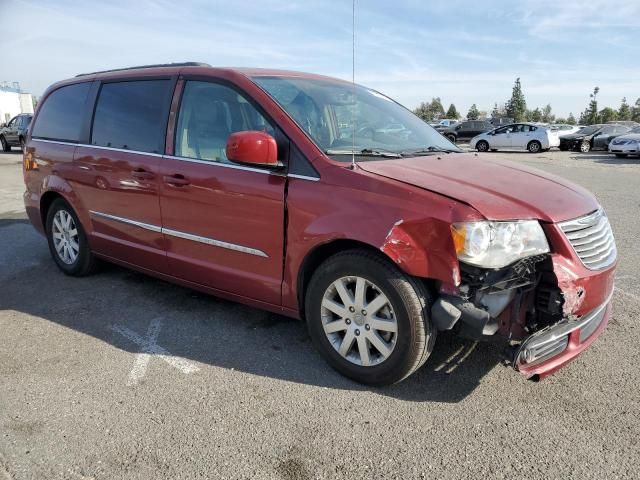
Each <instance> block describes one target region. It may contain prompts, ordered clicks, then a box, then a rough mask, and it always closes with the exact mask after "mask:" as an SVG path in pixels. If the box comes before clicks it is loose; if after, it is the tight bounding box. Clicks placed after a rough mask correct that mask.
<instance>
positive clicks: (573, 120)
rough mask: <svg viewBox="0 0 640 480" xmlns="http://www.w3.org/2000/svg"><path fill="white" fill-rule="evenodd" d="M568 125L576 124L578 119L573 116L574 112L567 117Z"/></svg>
mask: <svg viewBox="0 0 640 480" xmlns="http://www.w3.org/2000/svg"><path fill="white" fill-rule="evenodd" d="M567 123H568V124H569V125H575V124H576V117H574V116H573V112H569V116H568V117H567Z"/></svg>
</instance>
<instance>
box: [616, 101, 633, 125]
mask: <svg viewBox="0 0 640 480" xmlns="http://www.w3.org/2000/svg"><path fill="white" fill-rule="evenodd" d="M631 113H632V112H631V107H630V106H629V104H628V103H627V97H622V103H620V109H619V110H618V120H631Z"/></svg>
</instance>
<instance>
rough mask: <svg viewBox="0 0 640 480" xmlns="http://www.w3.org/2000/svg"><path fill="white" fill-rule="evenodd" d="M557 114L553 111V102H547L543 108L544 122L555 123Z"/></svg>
mask: <svg viewBox="0 0 640 480" xmlns="http://www.w3.org/2000/svg"><path fill="white" fill-rule="evenodd" d="M555 119H556V116H555V115H553V114H552V113H551V104H549V103H547V106H546V107H544V108H543V109H542V121H543V122H544V123H553V121H554V120H555Z"/></svg>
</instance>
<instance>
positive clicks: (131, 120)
mask: <svg viewBox="0 0 640 480" xmlns="http://www.w3.org/2000/svg"><path fill="white" fill-rule="evenodd" d="M170 87H171V82H170V81H169V80H139V81H133V82H117V83H105V84H104V85H102V88H101V89H100V94H99V96H98V103H97V105H96V113H95V116H94V119H93V129H92V134H91V143H92V144H93V145H100V146H103V147H112V148H122V149H125V150H136V151H140V152H151V153H163V152H164V139H165V132H166V128H167V114H168V107H169V102H170V91H169V89H170Z"/></svg>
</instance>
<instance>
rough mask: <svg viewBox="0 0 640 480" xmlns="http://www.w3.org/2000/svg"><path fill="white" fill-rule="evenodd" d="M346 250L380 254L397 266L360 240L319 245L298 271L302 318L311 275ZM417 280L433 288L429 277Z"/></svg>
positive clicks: (299, 307) (334, 241) (387, 258)
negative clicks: (324, 263) (326, 261)
mask: <svg viewBox="0 0 640 480" xmlns="http://www.w3.org/2000/svg"><path fill="white" fill-rule="evenodd" d="M346 250H361V251H365V252H370V253H373V254H375V255H377V256H379V257H380V258H383V259H385V260H386V261H388V262H390V263H392V264H393V265H395V266H396V267H397V264H396V263H395V262H394V261H393V260H391V259H390V258H389V257H388V256H387V255H385V254H384V253H383V252H381V251H380V250H378V249H377V248H375V247H373V246H371V245H369V244H368V243H364V242H360V241H358V240H351V239H337V240H333V241H331V242H328V243H324V244H322V245H318V246H317V247H315V248H314V249H313V250H311V251H310V252H309V253H308V254H307V256H306V257H305V259H304V261H303V262H302V265H301V267H300V270H299V272H298V284H297V286H298V292H297V297H298V310H299V312H300V318H301V319H302V320H304V319H305V312H304V304H305V298H304V296H305V292H306V290H307V286H308V285H309V282H310V281H311V277H312V276H313V274H314V273H315V271H316V270H317V269H318V267H319V266H320V265H321V264H322V263H323V262H324V261H325V260H326V259H328V258H329V257H331V256H333V255H335V254H337V253H340V252H343V251H346ZM407 275H408V274H407ZM414 278H416V277H414ZM416 279H417V278H416ZM417 280H419V281H422V282H423V283H424V285H425V287H426V288H427V289H429V290H430V291H431V290H432V288H433V285H432V283H431V282H430V281H429V279H417Z"/></svg>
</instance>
